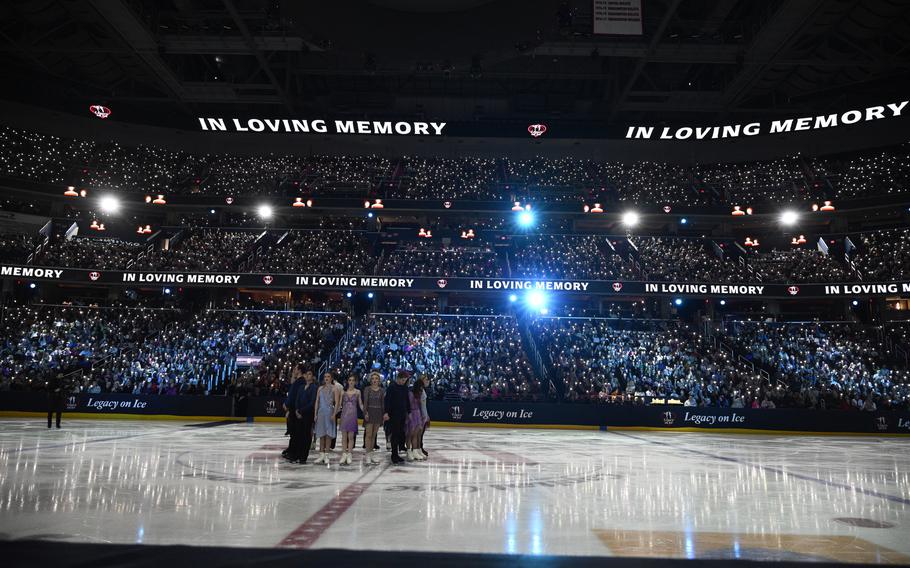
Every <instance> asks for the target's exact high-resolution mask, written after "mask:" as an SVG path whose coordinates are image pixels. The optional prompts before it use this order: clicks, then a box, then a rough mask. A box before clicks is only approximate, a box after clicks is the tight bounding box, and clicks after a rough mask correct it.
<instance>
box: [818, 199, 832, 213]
mask: <svg viewBox="0 0 910 568" xmlns="http://www.w3.org/2000/svg"><path fill="white" fill-rule="evenodd" d="M820 209H821V210H822V211H834V206H833V205H831V202H830V201H825V204H824V205H822V206H821V208H820Z"/></svg>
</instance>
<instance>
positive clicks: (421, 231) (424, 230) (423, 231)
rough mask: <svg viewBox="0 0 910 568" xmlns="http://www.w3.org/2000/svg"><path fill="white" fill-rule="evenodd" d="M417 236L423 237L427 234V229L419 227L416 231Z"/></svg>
mask: <svg viewBox="0 0 910 568" xmlns="http://www.w3.org/2000/svg"><path fill="white" fill-rule="evenodd" d="M417 236H418V237H425V236H427V230H426V229H424V228H423V227H421V228H420V230H419V231H418V232H417Z"/></svg>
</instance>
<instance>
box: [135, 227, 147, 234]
mask: <svg viewBox="0 0 910 568" xmlns="http://www.w3.org/2000/svg"><path fill="white" fill-rule="evenodd" d="M136 234H138V235H144V234H145V229H143V228H142V225H139V228H138V229H136Z"/></svg>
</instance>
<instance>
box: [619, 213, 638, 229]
mask: <svg viewBox="0 0 910 568" xmlns="http://www.w3.org/2000/svg"><path fill="white" fill-rule="evenodd" d="M638 221H639V217H638V213H636V212H635V211H626V212H625V213H623V214H622V224H623V225H625V226H626V227H634V226H635V225H637V224H638Z"/></svg>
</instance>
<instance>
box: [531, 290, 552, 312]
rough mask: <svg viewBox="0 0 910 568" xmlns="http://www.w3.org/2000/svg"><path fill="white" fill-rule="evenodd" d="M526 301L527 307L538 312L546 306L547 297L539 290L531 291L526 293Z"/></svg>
mask: <svg viewBox="0 0 910 568" xmlns="http://www.w3.org/2000/svg"><path fill="white" fill-rule="evenodd" d="M527 301H528V305H529V306H530V307H531V308H533V309H535V310H539V309H541V308H543V307H544V306H546V305H547V297H546V296H545V295H544V293H543V292H541V291H540V290H531V291H530V292H528V297H527Z"/></svg>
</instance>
